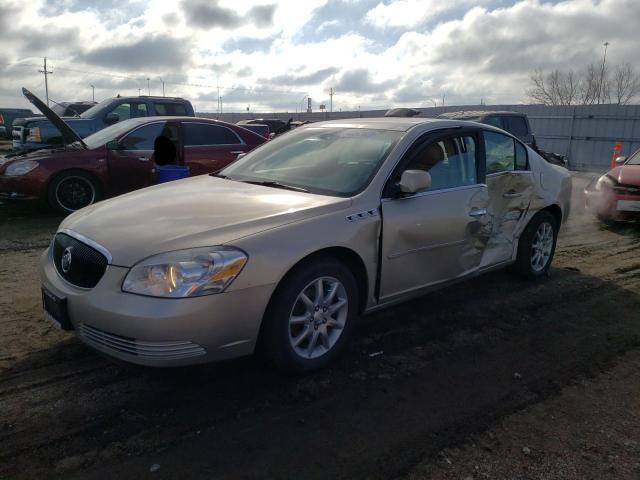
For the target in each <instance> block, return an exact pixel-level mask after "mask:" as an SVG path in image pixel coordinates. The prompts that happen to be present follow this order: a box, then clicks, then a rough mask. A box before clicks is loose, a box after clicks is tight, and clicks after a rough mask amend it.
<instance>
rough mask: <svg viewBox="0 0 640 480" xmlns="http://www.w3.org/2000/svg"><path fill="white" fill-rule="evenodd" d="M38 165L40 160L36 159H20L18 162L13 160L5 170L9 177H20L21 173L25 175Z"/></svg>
mask: <svg viewBox="0 0 640 480" xmlns="http://www.w3.org/2000/svg"><path fill="white" fill-rule="evenodd" d="M37 166H38V162H36V161H35V160H18V161H17V162H13V163H12V164H11V165H9V166H8V167H7V169H6V170H5V171H4V174H5V175H7V176H9V177H18V176H20V175H24V174H25V173H29V172H30V171H31V170H33V169H34V168H36V167H37Z"/></svg>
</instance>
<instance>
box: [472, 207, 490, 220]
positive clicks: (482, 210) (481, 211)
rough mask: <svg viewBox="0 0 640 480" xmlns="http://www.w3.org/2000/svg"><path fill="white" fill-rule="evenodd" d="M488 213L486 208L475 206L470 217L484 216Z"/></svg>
mask: <svg viewBox="0 0 640 480" xmlns="http://www.w3.org/2000/svg"><path fill="white" fill-rule="evenodd" d="M486 214H487V209H486V208H474V209H473V210H471V211H470V212H469V216H470V217H476V218H477V217H484V216H485V215H486Z"/></svg>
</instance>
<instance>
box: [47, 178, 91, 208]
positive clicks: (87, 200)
mask: <svg viewBox="0 0 640 480" xmlns="http://www.w3.org/2000/svg"><path fill="white" fill-rule="evenodd" d="M100 198H101V191H100V187H99V185H98V182H97V181H96V179H95V177H94V176H93V175H91V174H90V173H87V172H84V171H82V170H68V171H66V172H62V173H60V174H59V175H57V176H56V177H55V178H54V179H53V180H52V181H51V183H50V184H49V189H48V192H47V199H48V201H49V205H50V206H51V207H52V208H54V209H55V210H57V211H58V212H60V213H64V214H69V213H72V212H75V211H76V210H80V209H81V208H84V207H86V206H88V205H91V204H92V203H95V202H97V201H98V200H100Z"/></svg>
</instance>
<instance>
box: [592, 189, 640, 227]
mask: <svg viewBox="0 0 640 480" xmlns="http://www.w3.org/2000/svg"><path fill="white" fill-rule="evenodd" d="M584 197H585V208H586V209H587V210H589V211H592V212H593V213H595V214H596V215H598V216H599V217H601V218H605V219H608V220H633V219H637V218H640V195H628V194H619V193H616V192H614V191H611V190H603V191H596V190H585V192H584Z"/></svg>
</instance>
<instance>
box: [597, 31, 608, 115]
mask: <svg viewBox="0 0 640 480" xmlns="http://www.w3.org/2000/svg"><path fill="white" fill-rule="evenodd" d="M602 45H603V46H604V56H603V57H602V69H601V70H600V85H598V105H599V104H600V95H601V94H602V84H603V83H604V68H605V65H606V62H607V47H608V46H609V42H604V43H603V44H602Z"/></svg>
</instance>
